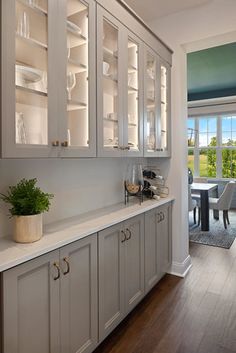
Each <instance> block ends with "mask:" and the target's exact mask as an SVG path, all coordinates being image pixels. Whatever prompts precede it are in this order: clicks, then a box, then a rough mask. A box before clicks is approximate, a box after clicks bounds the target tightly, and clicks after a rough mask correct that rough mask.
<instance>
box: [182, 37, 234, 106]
mask: <svg viewBox="0 0 236 353" xmlns="http://www.w3.org/2000/svg"><path fill="white" fill-rule="evenodd" d="M187 72H188V100H189V101H193V100H198V99H209V98H218V97H226V96H232V95H236V43H233V44H226V45H221V46H218V47H214V48H209V49H205V50H200V51H197V52H193V53H189V54H188V55H187Z"/></svg>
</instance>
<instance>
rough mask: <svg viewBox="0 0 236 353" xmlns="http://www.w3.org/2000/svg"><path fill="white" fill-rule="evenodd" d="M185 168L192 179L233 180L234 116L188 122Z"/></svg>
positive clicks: (235, 162)
mask: <svg viewBox="0 0 236 353" xmlns="http://www.w3.org/2000/svg"><path fill="white" fill-rule="evenodd" d="M188 167H189V168H191V170H192V171H193V174H194V175H195V176H200V177H208V178H216V177H218V178H221V177H222V178H236V114H234V115H219V116H207V117H190V118H189V119H188Z"/></svg>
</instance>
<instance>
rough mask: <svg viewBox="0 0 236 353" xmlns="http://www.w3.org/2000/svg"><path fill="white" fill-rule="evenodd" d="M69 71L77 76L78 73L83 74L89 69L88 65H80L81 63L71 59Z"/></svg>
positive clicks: (69, 60)
mask: <svg viewBox="0 0 236 353" xmlns="http://www.w3.org/2000/svg"><path fill="white" fill-rule="evenodd" d="M67 70H68V72H73V73H74V74H77V73H81V72H86V71H87V70H88V68H87V66H86V65H84V64H82V63H80V62H79V61H77V60H73V59H70V58H69V59H68V65H67Z"/></svg>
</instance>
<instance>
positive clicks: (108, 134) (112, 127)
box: [102, 20, 119, 148]
mask: <svg viewBox="0 0 236 353" xmlns="http://www.w3.org/2000/svg"><path fill="white" fill-rule="evenodd" d="M102 73H103V145H104V147H113V148H116V147H118V145H119V123H118V29H117V28H116V27H114V26H113V25H112V24H110V23H109V22H107V21H106V20H104V22H103V67H102Z"/></svg>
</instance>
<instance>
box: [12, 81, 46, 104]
mask: <svg viewBox="0 0 236 353" xmlns="http://www.w3.org/2000/svg"><path fill="white" fill-rule="evenodd" d="M16 102H17V103H21V104H26V105H32V106H36V107H42V108H47V93H45V92H40V91H36V90H33V89H30V88H26V87H22V86H16Z"/></svg>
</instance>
